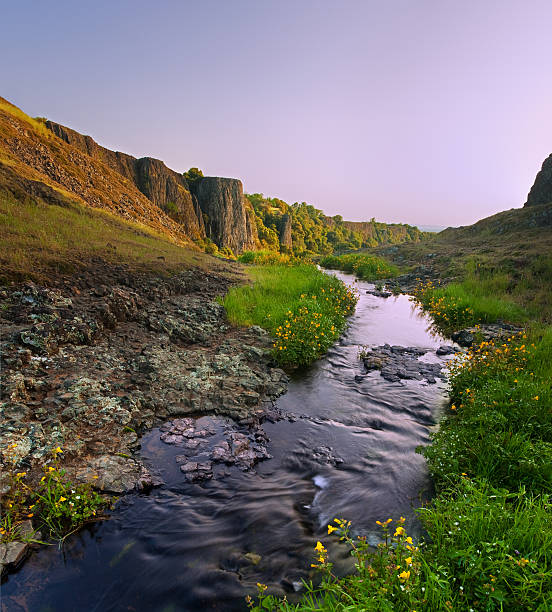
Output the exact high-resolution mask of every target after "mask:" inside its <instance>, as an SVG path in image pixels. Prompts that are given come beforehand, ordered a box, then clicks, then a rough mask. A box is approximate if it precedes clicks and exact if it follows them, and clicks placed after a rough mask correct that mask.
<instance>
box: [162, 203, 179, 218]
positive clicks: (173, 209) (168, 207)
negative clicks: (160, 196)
mask: <svg viewBox="0 0 552 612" xmlns="http://www.w3.org/2000/svg"><path fill="white" fill-rule="evenodd" d="M165 211H166V212H167V213H169V215H171V216H174V215H177V214H178V206H177V205H176V204H175V203H174V202H167V203H166V204H165Z"/></svg>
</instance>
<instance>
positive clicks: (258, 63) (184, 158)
mask: <svg viewBox="0 0 552 612" xmlns="http://www.w3.org/2000/svg"><path fill="white" fill-rule="evenodd" d="M551 31H552V3H551V2H550V1H549V0H530V1H529V2H528V1H527V0H524V1H512V0H496V1H495V0H455V1H448V0H432V1H426V0H409V1H406V0H380V1H371V0H357V1H348V0H339V1H337V0H334V1H332V2H329V1H326V0H317V1H307V0H292V1H288V0H277V1H268V0H216V1H215V0H201V1H197V0H194V1H193V2H184V1H174V2H167V1H165V2H163V1H159V2H152V1H151V0H149V1H148V2H142V1H141V0H132V1H126V0H125V1H122V0H118V1H115V2H113V1H109V2H108V1H104V0H96V1H95V2H86V1H83V2H75V1H74V0H72V1H71V2H65V1H56V0H53V1H52V2H48V3H42V2H36V1H33V2H28V1H25V0H18V1H17V2H10V3H7V4H6V5H5V6H3V8H2V17H1V23H0V51H1V57H2V60H3V61H2V68H1V71H0V79H1V80H0V83H1V90H0V95H2V96H4V97H6V98H7V99H9V100H10V101H11V102H13V103H14V104H16V105H18V106H20V107H21V108H22V109H23V110H24V111H26V112H27V113H29V114H31V115H33V116H35V115H41V116H47V117H48V118H51V119H53V120H55V121H59V122H60V123H63V124H65V125H68V126H70V127H73V128H74V129H77V130H79V131H80V132H84V133H86V134H90V135H91V136H93V137H94V138H95V139H96V140H97V141H98V142H99V143H100V144H103V145H105V146H107V147H109V148H112V149H117V150H120V151H125V152H128V153H132V154H133V155H136V156H145V155H149V156H153V157H158V158H160V159H162V160H164V161H165V162H166V163H167V165H168V166H170V167H171V168H174V169H175V170H179V171H184V170H187V169H188V168H189V167H190V166H199V167H200V168H202V169H203V170H204V172H205V173H206V174H210V175H218V176H231V177H238V178H241V179H242V181H243V183H244V187H245V190H246V191H248V192H250V193H253V192H262V193H264V194H265V195H271V196H277V197H280V198H282V199H284V200H286V201H288V202H294V201H302V200H305V201H307V202H309V203H311V204H314V205H315V206H316V207H317V208H322V209H323V210H324V211H325V212H326V213H328V214H342V215H343V217H344V218H346V219H354V220H364V219H369V218H371V217H376V218H377V219H378V220H382V221H389V222H397V221H403V222H408V223H415V224H435V225H460V224H468V223H472V222H474V221H476V220H477V219H479V218H482V217H485V216H488V215H490V214H492V213H494V212H498V211H500V210H505V209H507V208H512V207H518V206H521V205H522V204H523V203H524V201H525V198H526V195H527V192H528V191H529V188H530V187H531V184H532V182H533V179H534V177H535V174H536V172H537V171H538V170H539V168H540V165H541V163H542V161H543V160H544V158H545V157H546V156H547V155H548V154H549V153H550V152H552V122H551V121H550V113H551V108H552V70H551V64H550V60H551V58H552V35H551Z"/></svg>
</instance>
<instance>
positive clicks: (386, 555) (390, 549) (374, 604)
mask: <svg viewBox="0 0 552 612" xmlns="http://www.w3.org/2000/svg"><path fill="white" fill-rule="evenodd" d="M392 522H393V521H392V519H387V520H386V521H378V524H379V525H380V528H381V539H382V541H381V543H380V544H379V545H378V546H377V549H376V550H375V551H374V549H373V547H372V546H370V545H369V544H368V543H367V539H366V537H356V538H354V537H353V536H352V535H351V533H350V528H351V523H350V522H349V521H346V520H344V519H338V518H336V519H334V520H333V522H332V523H331V524H330V525H328V534H333V536H336V537H338V538H339V540H340V541H341V542H343V544H344V545H345V546H346V547H347V548H348V549H349V552H350V555H351V556H352V557H353V558H354V560H355V568H356V573H355V574H353V575H351V576H347V577H345V578H341V579H339V578H337V577H336V575H335V574H334V573H333V563H332V562H331V561H330V558H329V555H328V551H327V549H326V548H325V547H324V545H323V544H322V542H317V544H316V546H315V548H314V552H315V559H314V563H312V564H311V567H313V568H315V569H317V570H318V571H319V572H320V574H321V576H322V582H321V584H320V585H319V586H317V587H314V586H313V585H312V583H310V584H306V587H307V594H306V595H305V596H304V597H303V599H302V601H301V602H300V603H299V604H297V605H293V604H289V603H288V602H287V601H286V600H283V601H282V600H279V599H277V598H276V597H274V596H271V595H269V594H267V592H266V591H267V587H266V586H265V585H263V584H258V585H257V601H256V602H255V601H253V599H252V598H250V597H249V598H247V603H248V605H249V607H250V608H251V610H253V612H261V610H282V611H292V610H295V611H297V612H299V611H300V612H307V611H314V610H332V611H333V610H335V611H337V610H340V611H343V612H345V611H351V612H352V611H353V610H366V611H367V612H380V611H386V612H395V611H397V612H412V610H416V609H419V610H421V609H426V610H446V609H448V608H447V602H449V598H451V597H452V595H451V589H450V585H449V584H448V582H449V581H448V580H447V577H446V575H442V574H441V573H440V572H439V569H438V568H437V570H438V573H436V574H435V573H434V572H433V571H432V569H431V568H429V567H428V566H427V565H426V564H425V562H424V558H423V555H422V553H421V552H420V548H419V547H418V546H415V545H414V542H413V540H412V538H411V537H410V536H408V534H407V532H406V530H405V529H404V527H403V525H404V522H405V519H404V518H403V517H401V518H399V519H398V520H397V521H396V527H392V525H391V523H392ZM449 603H450V602H449Z"/></svg>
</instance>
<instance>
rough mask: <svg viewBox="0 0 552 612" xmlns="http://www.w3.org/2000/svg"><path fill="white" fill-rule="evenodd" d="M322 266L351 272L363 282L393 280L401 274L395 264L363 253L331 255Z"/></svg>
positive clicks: (324, 259)
mask: <svg viewBox="0 0 552 612" xmlns="http://www.w3.org/2000/svg"><path fill="white" fill-rule="evenodd" d="M320 265H321V266H322V267H323V268H328V269H330V270H343V271H344V272H350V273H352V274H355V275H356V276H357V277H358V278H360V279H363V280H378V279H382V278H393V277H395V276H398V274H399V269H398V268H397V266H395V265H394V264H392V263H389V262H387V261H386V260H385V259H382V258H381V257H376V256H375V255H364V254H362V253H352V254H350V255H329V256H327V257H323V258H322V259H321V260H320Z"/></svg>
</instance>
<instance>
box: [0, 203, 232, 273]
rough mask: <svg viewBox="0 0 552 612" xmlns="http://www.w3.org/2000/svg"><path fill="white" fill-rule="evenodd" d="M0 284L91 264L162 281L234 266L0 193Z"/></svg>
mask: <svg viewBox="0 0 552 612" xmlns="http://www.w3.org/2000/svg"><path fill="white" fill-rule="evenodd" d="M0 243H1V244H2V248H1V250H0V269H1V272H0V281H1V282H4V283H5V282H8V281H12V280H25V279H33V280H36V281H44V280H47V279H48V277H49V276H51V275H53V274H67V273H73V272H76V271H78V270H79V268H82V267H85V266H88V265H90V263H91V262H92V260H97V259H98V258H100V259H101V260H103V261H105V262H107V263H117V264H121V263H122V264H130V265H131V266H135V267H137V268H139V269H148V270H151V271H154V272H156V273H159V274H163V275H168V274H172V273H174V272H177V271H178V270H180V269H185V268H191V267H200V268H203V269H217V271H219V272H223V273H225V272H226V273H228V274H230V273H232V272H233V271H234V270H235V269H236V266H235V265H232V264H230V263H227V262H224V261H221V260H218V259H215V258H214V257H211V256H209V255H206V254H204V253H201V252H198V251H194V250H191V249H189V248H186V247H183V246H179V245H177V244H174V243H173V242H170V241H169V240H167V238H166V237H165V236H163V235H161V234H158V233H156V232H155V231H154V230H152V229H151V228H148V227H146V226H142V225H139V224H138V223H135V222H131V221H124V220H122V219H120V218H118V217H117V216H115V215H113V214H111V213H109V212H107V211H102V210H94V209H90V208H88V207H85V206H82V205H80V204H78V203H69V202H67V203H65V205H63V206H56V205H49V204H45V203H44V202H42V201H41V200H38V199H37V200H31V199H30V198H29V199H27V200H26V201H24V202H21V201H18V200H16V199H15V198H14V197H13V196H12V195H11V194H7V193H0Z"/></svg>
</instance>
